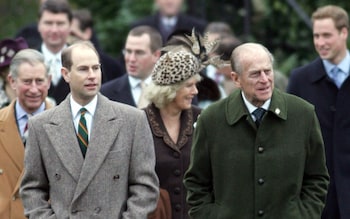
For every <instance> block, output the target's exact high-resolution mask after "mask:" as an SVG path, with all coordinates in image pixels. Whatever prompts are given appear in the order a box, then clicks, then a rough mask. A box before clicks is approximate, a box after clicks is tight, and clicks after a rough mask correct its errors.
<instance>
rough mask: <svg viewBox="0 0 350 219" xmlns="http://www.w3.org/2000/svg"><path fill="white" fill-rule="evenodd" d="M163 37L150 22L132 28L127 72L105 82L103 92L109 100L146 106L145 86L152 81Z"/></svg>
mask: <svg viewBox="0 0 350 219" xmlns="http://www.w3.org/2000/svg"><path fill="white" fill-rule="evenodd" d="M161 47H162V37H161V36H160V34H159V32H158V31H157V30H156V29H154V28H152V27H150V26H137V27H135V28H133V29H131V30H130V31H129V33H128V36H127V38H126V42H125V47H124V50H123V53H124V58H125V67H126V70H127V74H124V75H123V76H121V77H119V78H116V79H114V80H111V81H109V82H107V83H105V84H103V85H102V88H101V93H102V94H103V95H105V96H106V97H108V98H109V99H110V100H114V101H117V102H121V103H125V104H128V105H131V106H135V107H136V106H137V107H138V108H143V107H146V106H147V104H148V102H147V100H146V99H145V98H144V95H143V88H144V87H146V86H147V85H148V84H149V83H150V82H151V72H152V69H153V67H154V65H155V63H156V62H157V60H158V59H159V57H160V49H161Z"/></svg>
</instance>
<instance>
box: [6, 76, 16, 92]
mask: <svg viewBox="0 0 350 219" xmlns="http://www.w3.org/2000/svg"><path fill="white" fill-rule="evenodd" d="M7 81H8V82H9V83H10V86H11V88H12V89H13V90H16V79H15V78H14V77H12V76H11V74H8V75H7Z"/></svg>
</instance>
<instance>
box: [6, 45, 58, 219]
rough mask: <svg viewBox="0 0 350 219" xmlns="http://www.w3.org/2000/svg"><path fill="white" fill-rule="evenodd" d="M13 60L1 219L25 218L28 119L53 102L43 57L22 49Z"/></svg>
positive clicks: (10, 73)
mask: <svg viewBox="0 0 350 219" xmlns="http://www.w3.org/2000/svg"><path fill="white" fill-rule="evenodd" d="M8 42H10V41H8ZM11 42H12V43H14V42H15V41H11ZM17 43H23V45H19V44H18V45H17V46H18V47H17V48H20V47H25V46H26V44H24V42H23V41H22V42H21V41H17ZM7 45H8V46H9V47H8V48H9V49H15V48H14V47H11V46H10V45H12V46H13V44H7ZM12 58H13V59H12V61H11V64H10V71H9V75H8V81H9V83H10V85H11V88H12V89H13V90H14V91H15V96H16V98H15V99H14V100H12V101H11V103H10V105H8V106H7V107H5V108H3V109H1V110H0V130H1V131H0V218H1V219H22V218H23V219H24V218H26V217H25V216H24V210H23V204H22V199H21V198H20V196H19V185H20V182H21V175H22V171H23V163H24V146H25V144H26V140H27V136H28V126H27V122H28V119H29V117H33V116H34V117H35V116H36V115H37V114H40V113H41V112H42V111H44V110H45V109H48V108H51V106H52V105H51V104H50V102H48V101H45V99H46V97H47V93H48V89H49V87H50V76H49V74H48V67H47V66H46V65H45V61H44V57H43V55H42V54H41V53H39V52H38V51H36V50H33V49H23V50H21V51H19V52H18V53H17V54H16V55H15V56H14V57H12Z"/></svg>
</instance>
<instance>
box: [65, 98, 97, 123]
mask: <svg viewBox="0 0 350 219" xmlns="http://www.w3.org/2000/svg"><path fill="white" fill-rule="evenodd" d="M70 106H71V110H72V115H73V118H75V117H76V116H78V114H79V110H80V109H81V108H83V107H84V108H85V109H86V110H87V113H89V114H91V116H94V114H95V111H96V106H97V95H96V96H95V97H94V98H93V99H92V100H91V101H90V102H89V103H88V104H86V105H85V106H82V105H80V104H79V103H77V102H76V101H75V100H74V99H73V97H72V95H70Z"/></svg>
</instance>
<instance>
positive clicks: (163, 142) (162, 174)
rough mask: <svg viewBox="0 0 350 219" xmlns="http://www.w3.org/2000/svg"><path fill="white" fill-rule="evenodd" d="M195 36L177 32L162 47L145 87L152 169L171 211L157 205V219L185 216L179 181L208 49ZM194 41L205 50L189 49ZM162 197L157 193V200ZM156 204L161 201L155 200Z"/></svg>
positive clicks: (187, 154)
mask: <svg viewBox="0 0 350 219" xmlns="http://www.w3.org/2000/svg"><path fill="white" fill-rule="evenodd" d="M197 37H201V36H199V35H197V34H195V33H194V32H193V34H192V35H190V36H188V35H185V34H183V35H182V36H181V35H180V34H178V35H177V39H180V38H182V39H183V40H180V41H177V42H174V41H173V42H172V43H169V44H168V45H167V46H166V47H165V48H163V51H165V52H166V53H165V54H163V55H162V56H161V57H160V59H159V60H158V61H157V63H156V65H155V67H154V68H153V71H152V82H151V83H150V85H149V86H148V87H147V89H146V98H147V99H149V101H150V102H151V104H150V105H148V106H147V107H146V108H145V109H144V110H145V111H146V114H147V118H148V121H149V124H150V127H151V130H152V134H153V140H154V145H155V151H156V173H157V175H158V178H159V182H160V188H161V195H162V192H163V193H167V194H169V196H170V205H171V212H172V213H171V217H169V216H163V217H162V216H161V214H160V213H159V212H158V213H157V210H160V209H157V210H156V212H155V214H156V215H157V217H154V218H157V219H169V218H173V219H185V218H189V216H188V209H189V208H188V205H187V204H186V189H185V187H184V185H183V183H182V181H183V176H184V173H185V171H186V170H187V168H188V165H189V162H190V151H191V144H192V134H193V130H194V124H195V123H196V121H197V117H198V116H199V114H200V112H201V110H200V108H198V107H196V106H194V105H192V100H193V98H194V97H195V96H196V95H197V94H198V90H197V87H196V85H197V83H198V82H199V81H200V80H201V76H200V72H201V70H202V69H203V68H204V67H205V66H206V65H208V64H209V62H210V61H209V60H207V57H208V54H209V53H210V52H211V47H208V45H209V43H210V42H207V41H205V40H198V39H199V38H197ZM200 39H202V38H200ZM181 42H182V43H181ZM185 42H187V43H185ZM196 43H199V45H200V46H199V47H200V48H202V49H203V48H207V49H208V50H206V51H201V52H200V53H201V55H200V56H198V54H197V53H196V52H195V51H194V50H192V49H193V47H192V46H193V45H196ZM185 45H187V46H185ZM207 53H208V54H207ZM164 200H166V199H164V198H162V196H161V197H160V202H162V201H163V202H165V201H164ZM159 206H163V204H162V203H161V204H160V203H159V202H158V207H159ZM164 206H167V205H166V204H164Z"/></svg>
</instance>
